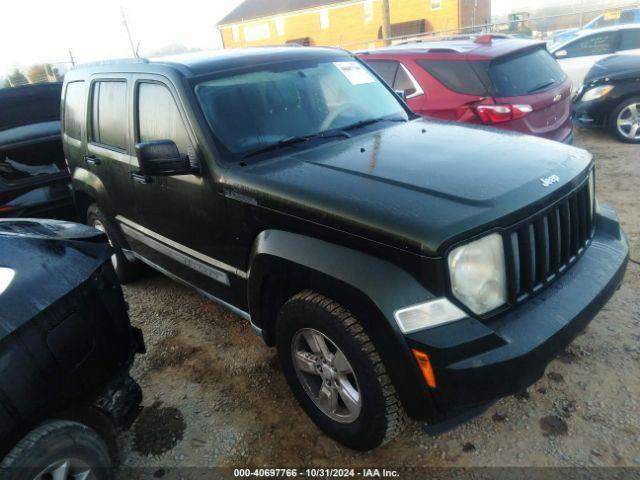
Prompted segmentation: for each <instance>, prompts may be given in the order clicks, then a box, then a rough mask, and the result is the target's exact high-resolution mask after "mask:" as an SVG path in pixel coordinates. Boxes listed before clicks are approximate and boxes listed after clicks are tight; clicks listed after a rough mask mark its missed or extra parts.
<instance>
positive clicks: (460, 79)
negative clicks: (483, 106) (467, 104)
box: [416, 59, 487, 96]
mask: <svg viewBox="0 0 640 480" xmlns="http://www.w3.org/2000/svg"><path fill="white" fill-rule="evenodd" d="M416 62H417V63H418V65H420V66H421V67H422V68H424V69H425V70H426V71H427V72H428V73H429V74H430V75H431V76H433V77H434V78H435V79H436V80H438V81H439V82H440V83H441V84H443V85H444V86H445V87H447V88H448V89H449V90H452V91H454V92H458V93H463V94H465V95H476V96H484V95H487V88H486V87H485V86H484V84H483V83H482V82H481V81H480V79H479V78H478V76H477V75H476V72H475V71H474V70H473V67H472V66H471V65H470V64H469V63H468V62H467V61H464V60H457V61H456V60H426V59H423V60H416Z"/></svg>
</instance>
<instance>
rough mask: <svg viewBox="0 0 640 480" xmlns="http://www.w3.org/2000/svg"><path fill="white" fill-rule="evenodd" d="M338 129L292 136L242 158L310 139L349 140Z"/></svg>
mask: <svg viewBox="0 0 640 480" xmlns="http://www.w3.org/2000/svg"><path fill="white" fill-rule="evenodd" d="M342 130H343V129H340V130H338V131H335V132H334V131H327V132H318V133H310V134H309V135H294V136H291V137H287V138H283V139H282V140H278V141H277V142H276V143H271V144H269V145H265V146H264V147H260V148H256V149H255V150H252V151H250V152H248V153H245V154H244V155H243V156H242V158H243V159H245V158H249V157H254V156H256V155H260V154H261V153H266V152H271V151H273V150H277V149H279V148H283V147H288V146H289V145H295V144H297V143H303V142H306V141H308V140H311V139H312V138H329V137H345V138H350V137H351V135H349V134H348V133H347V132H344V131H342Z"/></svg>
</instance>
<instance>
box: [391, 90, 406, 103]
mask: <svg viewBox="0 0 640 480" xmlns="http://www.w3.org/2000/svg"><path fill="white" fill-rule="evenodd" d="M394 92H396V95H398V96H399V97H400V98H401V99H402V100H405V101H406V100H407V94H406V92H405V91H404V90H394Z"/></svg>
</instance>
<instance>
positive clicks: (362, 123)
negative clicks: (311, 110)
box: [336, 117, 406, 132]
mask: <svg viewBox="0 0 640 480" xmlns="http://www.w3.org/2000/svg"><path fill="white" fill-rule="evenodd" d="M379 122H406V120H405V119H404V118H387V117H378V118H369V119H367V120H360V121H359V122H355V123H352V124H351V125H347V126H346V127H340V128H337V129H336V130H338V131H343V132H348V131H349V130H354V129H356V128H360V127H366V126H367V125H373V124H374V123H379Z"/></svg>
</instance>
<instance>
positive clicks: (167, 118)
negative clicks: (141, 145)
mask: <svg viewBox="0 0 640 480" xmlns="http://www.w3.org/2000/svg"><path fill="white" fill-rule="evenodd" d="M138 134H139V138H140V141H141V142H148V141H151V140H173V141H174V142H175V143H176V145H177V146H178V150H180V153H183V154H188V153H189V145H190V142H189V137H188V135H187V130H186V129H185V126H184V123H183V122H182V118H181V117H180V112H179V110H178V107H177V105H176V102H175V100H174V99H173V96H172V95H171V92H170V91H169V90H168V89H167V87H165V86H164V85H160V84H158V83H140V84H139V86H138Z"/></svg>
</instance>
